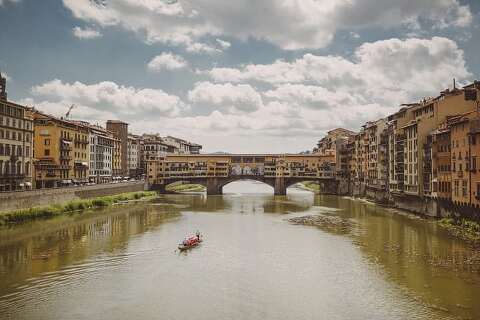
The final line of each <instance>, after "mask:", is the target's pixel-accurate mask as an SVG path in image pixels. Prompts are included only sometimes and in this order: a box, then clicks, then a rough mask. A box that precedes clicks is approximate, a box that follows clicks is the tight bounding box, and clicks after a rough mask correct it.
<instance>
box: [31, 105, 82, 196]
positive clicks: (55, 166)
mask: <svg viewBox="0 0 480 320" xmlns="http://www.w3.org/2000/svg"><path fill="white" fill-rule="evenodd" d="M34 134H35V139H34V157H35V181H36V188H53V187H59V186H62V185H70V184H81V183H86V182H87V179H88V169H89V159H90V148H89V129H88V127H86V126H84V125H82V124H80V123H77V122H75V121H69V120H65V119H60V118H56V117H53V116H51V115H46V114H43V113H40V112H38V111H36V112H34Z"/></svg>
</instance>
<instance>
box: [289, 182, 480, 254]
mask: <svg viewBox="0 0 480 320" xmlns="http://www.w3.org/2000/svg"><path fill="white" fill-rule="evenodd" d="M312 184H313V185H315V183H310V184H309V185H312ZM297 187H298V188H300V189H303V190H308V191H311V192H313V193H314V194H324V193H320V192H319V190H318V189H314V188H309V187H308V185H306V184H304V183H298V186H297ZM325 195H327V194H325ZM337 196H340V195H337ZM348 197H349V198H350V199H352V200H358V201H363V202H365V201H368V202H369V203H371V204H372V205H376V206H380V207H383V208H386V209H394V210H401V211H404V212H406V213H409V214H413V215H415V216H417V217H419V218H421V219H423V220H426V221H427V220H432V221H434V222H435V223H436V224H437V225H438V226H440V227H441V228H443V229H444V230H446V231H447V232H448V233H449V234H450V235H451V236H453V237H455V238H458V239H461V240H464V241H466V242H468V243H471V244H472V245H474V246H480V224H479V223H477V222H475V221H472V220H468V219H465V218H454V217H453V218H452V217H450V218H438V217H432V216H427V215H423V214H419V213H417V212H414V211H409V210H406V209H400V208H397V207H395V206H392V205H389V204H385V203H380V202H377V201H375V199H370V198H368V197H355V196H353V195H348Z"/></svg>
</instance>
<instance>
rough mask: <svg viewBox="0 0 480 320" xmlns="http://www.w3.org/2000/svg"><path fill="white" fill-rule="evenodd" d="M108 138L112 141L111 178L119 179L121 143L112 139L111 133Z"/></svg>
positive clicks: (120, 172)
mask: <svg viewBox="0 0 480 320" xmlns="http://www.w3.org/2000/svg"><path fill="white" fill-rule="evenodd" d="M109 137H110V138H112V139H113V155H112V176H113V179H115V180H117V179H120V178H121V177H123V176H122V172H123V171H122V141H121V140H120V139H117V138H115V137H114V135H113V133H112V132H110V133H109Z"/></svg>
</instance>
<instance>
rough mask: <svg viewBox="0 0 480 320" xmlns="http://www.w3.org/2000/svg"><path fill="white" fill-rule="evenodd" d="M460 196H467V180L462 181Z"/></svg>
mask: <svg viewBox="0 0 480 320" xmlns="http://www.w3.org/2000/svg"><path fill="white" fill-rule="evenodd" d="M462 196H464V197H466V196H467V181H466V180H463V181H462Z"/></svg>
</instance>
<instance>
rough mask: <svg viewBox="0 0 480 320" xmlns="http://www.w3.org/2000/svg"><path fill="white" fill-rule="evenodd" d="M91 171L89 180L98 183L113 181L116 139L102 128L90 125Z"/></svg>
mask: <svg viewBox="0 0 480 320" xmlns="http://www.w3.org/2000/svg"><path fill="white" fill-rule="evenodd" d="M89 127H90V171H89V180H90V181H92V182H96V183H108V182H110V181H112V159H113V148H114V145H113V144H114V139H113V136H112V134H111V133H109V132H108V131H107V130H105V129H104V128H102V127H98V126H93V125H90V126H89Z"/></svg>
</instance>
